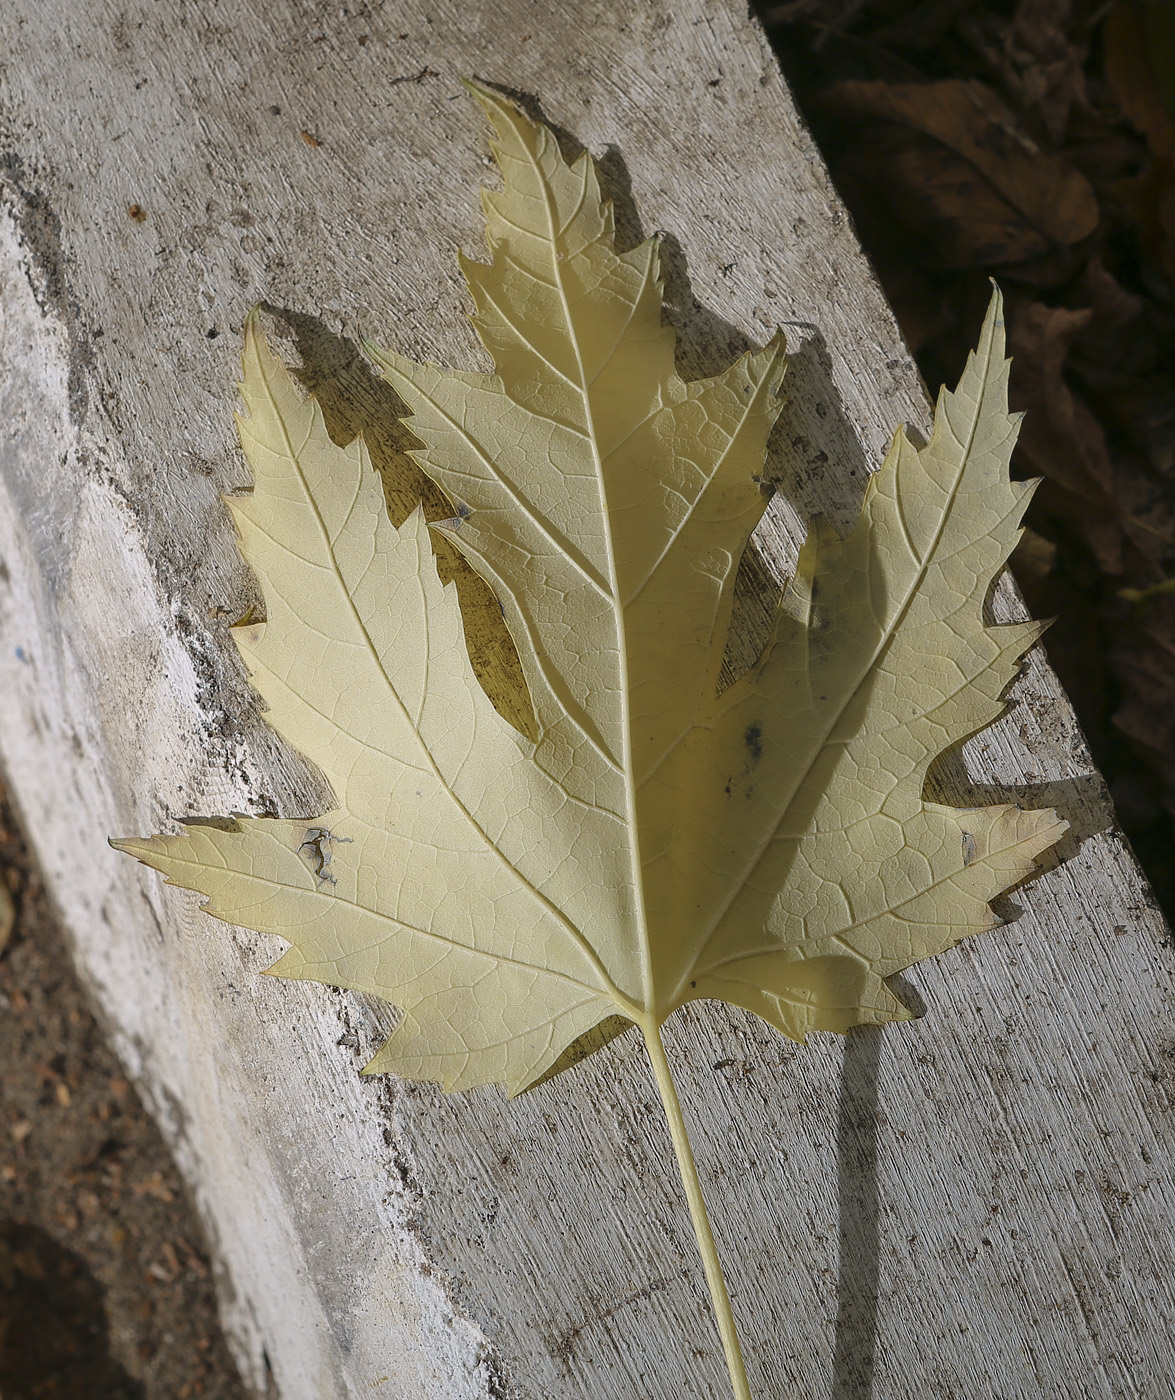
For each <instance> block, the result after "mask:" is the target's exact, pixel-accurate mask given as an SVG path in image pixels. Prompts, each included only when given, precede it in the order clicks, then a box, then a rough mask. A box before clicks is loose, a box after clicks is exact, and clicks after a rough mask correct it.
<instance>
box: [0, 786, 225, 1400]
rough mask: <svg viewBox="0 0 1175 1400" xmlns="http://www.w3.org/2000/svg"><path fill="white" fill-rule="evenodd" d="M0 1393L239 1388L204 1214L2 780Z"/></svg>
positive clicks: (50, 1399)
mask: <svg viewBox="0 0 1175 1400" xmlns="http://www.w3.org/2000/svg"><path fill="white" fill-rule="evenodd" d="M0 880H2V881H3V882H4V884H5V885H6V886H7V888H8V889H9V891H10V892H11V894H12V898H13V903H14V905H15V909H16V919H15V923H14V926H13V930H12V934H11V936H10V938H9V940H8V942H7V945H6V946H5V947H4V948H3V950H2V951H0V1066H2V1070H0V1396H3V1400H194V1398H195V1397H200V1398H201V1400H249V1397H250V1395H251V1392H250V1391H247V1390H246V1389H245V1388H244V1387H243V1386H242V1384H241V1382H240V1380H239V1378H238V1376H237V1371H236V1368H235V1366H234V1365H233V1362H232V1359H231V1358H230V1356H229V1354H228V1350H227V1348H226V1346H225V1343H224V1338H223V1336H222V1335H221V1332H220V1328H219V1325H218V1322H217V1316H216V1300H215V1296H214V1291H213V1284H212V1276H211V1270H210V1268H209V1263H208V1255H207V1251H206V1249H205V1245H204V1240H203V1237H202V1234H201V1229H200V1224H199V1222H198V1220H197V1219H196V1216H195V1214H194V1212H193V1210H192V1207H191V1205H190V1204H189V1202H188V1199H187V1197H186V1195H185V1193H184V1187H183V1185H182V1183H181V1182H180V1179H179V1176H178V1174H177V1172H176V1169H175V1167H174V1166H173V1165H172V1162H171V1159H170V1157H169V1155H168V1152H167V1148H166V1147H165V1146H164V1143H163V1140H162V1138H161V1137H160V1135H159V1132H158V1130H157V1129H156V1127H155V1124H154V1123H153V1122H152V1120H151V1119H150V1118H149V1117H148V1116H147V1114H146V1113H145V1111H144V1110H143V1107H142V1105H141V1104H140V1103H139V1100H138V1098H137V1097H136V1094H135V1091H134V1089H133V1088H132V1086H131V1085H130V1084H129V1083H128V1082H127V1080H126V1079H125V1077H124V1076H123V1073H122V1070H121V1068H120V1066H119V1064H118V1061H117V1060H116V1059H115V1057H114V1055H113V1054H112V1053H111V1051H110V1050H109V1049H108V1047H107V1045H106V1043H105V1041H104V1039H103V1036H102V1033H101V1031H100V1029H99V1028H98V1026H97V1024H96V1023H95V1021H94V1018H93V1016H92V1015H91V1013H90V1010H89V1007H88V1005H87V1003H86V998H85V996H84V994H83V992H82V989H81V987H80V986H79V984H78V982H77V980H76V979H75V977H74V975H73V973H72V970H71V963H70V958H69V954H68V950H67V949H66V947H65V944H64V941H63V938H62V934H61V931H60V929H59V928H58V927H57V924H56V922H55V921H54V919H53V916H52V913H51V911H50V909H49V907H48V905H47V902H46V899H45V895H44V891H43V890H42V888H41V884H40V881H39V880H38V878H37V874H36V871H35V870H33V869H32V868H31V867H30V864H29V859H28V853H27V851H26V848H25V845H24V842H23V841H22V839H21V835H20V832H19V830H18V829H17V826H16V824H15V822H14V820H13V816H12V813H11V811H10V809H9V807H8V805H7V802H6V800H5V799H4V794H3V791H2V789H0Z"/></svg>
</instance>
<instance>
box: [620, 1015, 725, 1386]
mask: <svg viewBox="0 0 1175 1400" xmlns="http://www.w3.org/2000/svg"><path fill="white" fill-rule="evenodd" d="M641 1029H642V1031H643V1032H644V1037H645V1045H646V1047H647V1048H648V1051H649V1059H650V1061H651V1062H652V1066H653V1076H654V1078H655V1079H656V1081H657V1089H658V1091H659V1092H660V1095H661V1104H662V1107H663V1108H664V1109H665V1118H666V1121H667V1122H668V1124H669V1136H670V1137H671V1138H672V1139H673V1150H674V1152H676V1154H677V1168H678V1171H679V1172H680V1173H681V1184H682V1186H683V1187H684V1188H685V1198H686V1200H687V1201H688V1202H689V1213H690V1219H691V1220H692V1221H693V1225H694V1235H695V1237H696V1238H697V1241H698V1251H699V1253H700V1254H701V1256H702V1267H703V1269H704V1270H705V1271H706V1282H707V1283H708V1284H709V1285H710V1301H711V1302H712V1303H713V1305H714V1318H715V1321H716V1322H717V1323H718V1332H719V1335H720V1336H721V1338H722V1350H723V1352H724V1353H725V1355H726V1369H727V1370H728V1371H729V1372H730V1385H731V1389H732V1390H733V1391H734V1400H751V1389H750V1386H749V1385H748V1384H747V1372H746V1367H745V1366H744V1365H743V1353H742V1346H741V1345H740V1343H739V1339H738V1332H737V1330H736V1329H735V1325H734V1314H733V1312H731V1309H730V1295H729V1293H727V1291H726V1278H725V1277H724V1275H723V1273H722V1263H721V1261H720V1260H719V1258H718V1250H717V1247H716V1246H715V1244H714V1231H713V1230H712V1229H711V1226H710V1215H709V1212H708V1211H707V1210H706V1200H705V1197H704V1196H703V1195H702V1183H701V1182H700V1181H699V1180H698V1168H697V1164H696V1163H695V1162H694V1152H693V1148H692V1147H691V1146H690V1140H689V1134H688V1133H687V1132H686V1126H685V1119H684V1118H683V1117H682V1113H681V1101H680V1100H679V1099H678V1097H677V1087H676V1085H675V1084H674V1082H673V1075H672V1074H671V1073H670V1070H669V1061H668V1059H667V1058H666V1056H665V1046H664V1044H663V1043H662V1040H661V1027H660V1026H659V1025H658V1024H657V1023H656V1022H655V1021H652V1020H650V1021H649V1022H647V1023H646V1024H644V1025H642V1027H641Z"/></svg>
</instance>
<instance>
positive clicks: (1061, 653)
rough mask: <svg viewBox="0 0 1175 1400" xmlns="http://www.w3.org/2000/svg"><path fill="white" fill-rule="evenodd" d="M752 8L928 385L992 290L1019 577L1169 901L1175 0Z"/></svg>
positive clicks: (803, 3)
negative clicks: (1001, 299)
mask: <svg viewBox="0 0 1175 1400" xmlns="http://www.w3.org/2000/svg"><path fill="white" fill-rule="evenodd" d="M757 8H758V10H759V13H760V15H761V17H762V18H763V20H764V22H765V24H766V25H767V27H768V31H769V33H770V35H771V38H772V40H773V42H774V43H775V45H776V49H777V51H778V53H779V56H780V59H781V62H782V64H783V67H784V70H785V72H786V74H787V76H788V79H789V82H790V83H791V85H792V88H793V91H794V93H795V96H796V99H797V101H798V103H799V105H800V108H801V110H802V112H803V114H804V116H805V118H806V120H807V121H808V123H809V124H810V125H811V127H812V129H813V133H814V134H815V136H816V139H817V141H818V143H819V145H820V148H821V150H822V152H823V153H824V156H825V159H826V160H827V161H828V163H829V167H830V169H831V172H832V176H833V179H834V180H835V182H836V185H837V188H838V190H839V191H840V193H841V195H842V197H843V198H844V200H845V202H846V204H847V205H848V207H849V211H850V213H851V214H852V215H853V218H854V220H855V222H856V225H857V230H858V233H859V234H860V237H861V240H862V243H863V244H864V247H865V251H866V252H867V253H868V255H869V257H870V258H871V260H872V262H873V264H874V266H875V268H876V269H877V272H878V274H879V276H880V278H881V281H882V284H883V286H884V287H885V291H886V294H887V296H888V297H889V300H890V302H891V304H892V305H893V307H894V310H895V312H896V314H897V317H898V320H899V322H900V324H901V327H902V331H903V333H904V335H905V337H906V339H907V341H908V343H909V345H910V347H911V349H912V350H913V352H914V354H915V356H916V358H917V360H918V364H919V367H920V369H921V370H922V373H923V376H924V378H925V380H926V382H927V384H928V385H929V386H930V387H931V389H936V388H937V387H938V385H940V384H942V383H944V382H947V383H952V382H954V380H955V379H957V377H958V375H959V371H960V370H961V368H962V364H963V359H964V356H965V355H966V353H967V350H968V349H969V347H970V346H971V345H972V344H973V343H974V339H975V335H976V333H977V330H978V327H979V323H980V320H981V318H982V314H983V308H984V306H985V304H986V302H987V298H988V295H989V290H990V288H989V284H988V279H989V278H990V277H995V278H996V279H997V280H998V281H999V283H1000V285H1001V286H1002V287H1003V289H1004V293H1005V297H1006V305H1007V321H1008V338H1009V344H1010V347H1011V350H1012V353H1013V355H1014V356H1015V361H1014V365H1013V371H1012V399H1013V407H1014V408H1021V409H1026V410H1027V411H1028V417H1027V420H1026V422H1025V426H1024V431H1023V434H1022V436H1021V443H1020V447H1019V449H1018V450H1017V456H1016V459H1015V461H1014V463H1013V469H1014V470H1018V472H1019V474H1020V475H1021V476H1025V477H1036V476H1039V477H1043V478H1044V485H1043V486H1042V488H1041V490H1040V491H1039V492H1038V493H1037V496H1036V499H1035V500H1034V501H1033V504H1032V506H1031V508H1030V510H1029V514H1028V517H1027V519H1028V524H1029V526H1030V530H1029V533H1028V534H1027V536H1026V538H1025V540H1024V543H1023V545H1022V546H1021V547H1020V549H1019V550H1018V551H1017V553H1016V555H1014V556H1013V560H1012V567H1013V570H1014V571H1015V573H1016V575H1017V578H1018V580H1019V582H1020V585H1021V587H1022V589H1023V590H1024V593H1025V595H1026V597H1027V600H1028V604H1029V607H1030V608H1031V609H1032V612H1033V614H1034V615H1035V616H1036V617H1055V618H1056V619H1057V621H1056V623H1055V625H1054V626H1053V628H1052V629H1051V631H1050V632H1049V633H1048V634H1047V636H1046V637H1045V647H1046V650H1047V652H1048V655H1049V660H1050V661H1051V662H1052V664H1053V666H1054V667H1055V668H1056V670H1057V672H1058V673H1059V675H1060V677H1061V680H1062V682H1063V683H1064V685H1065V688H1066V690H1067V691H1068V692H1069V695H1070V697H1071V698H1072V700H1073V703H1074V705H1075V707H1076V709H1077V712H1078V716H1079V718H1080V720H1081V723H1082V726H1083V727H1084V729H1085V731H1086V734H1087V735H1088V737H1089V741H1090V746H1091V748H1092V750H1093V754H1094V757H1095V759H1096V760H1097V763H1098V766H1099V767H1100V768H1101V770H1102V772H1103V773H1104V774H1105V776H1106V778H1107V780H1108V782H1109V784H1110V789H1111V791H1112V793H1113V795H1114V799H1115V802H1116V804H1117V809H1118V816H1119V819H1120V822H1121V824H1122V826H1123V828H1124V830H1125V831H1126V833H1127V835H1128V836H1129V837H1130V839H1131V841H1132V842H1133V844H1134V846H1135V849H1136V851H1137V852H1138V855H1139V858H1140V860H1141V861H1142V864H1143V866H1144V868H1145V870H1146V872H1147V875H1148V876H1149V878H1150V880H1151V882H1152V884H1153V885H1154V886H1155V889H1156V893H1157V894H1158V896H1159V898H1160V900H1161V901H1162V902H1163V903H1164V905H1165V908H1166V911H1167V914H1168V916H1169V917H1171V916H1175V863H1173V862H1172V861H1171V859H1170V852H1171V849H1172V844H1173V842H1175V823H1173V821H1172V814H1173V813H1175V582H1172V581H1171V580H1172V579H1173V576H1175V315H1173V310H1175V308H1173V306H1172V299H1173V298H1172V293H1173V290H1175V5H1172V4H1170V0H1154V2H1153V3H1147V0H1117V3H1101V0H1096V2H1095V0H985V3H980V0H791V2H790V3H769V0H760V2H759V4H758V6H757Z"/></svg>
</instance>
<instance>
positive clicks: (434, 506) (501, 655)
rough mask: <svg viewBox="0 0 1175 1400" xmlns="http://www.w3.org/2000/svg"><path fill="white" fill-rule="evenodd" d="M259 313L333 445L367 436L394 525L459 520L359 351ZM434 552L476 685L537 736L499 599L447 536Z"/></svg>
mask: <svg viewBox="0 0 1175 1400" xmlns="http://www.w3.org/2000/svg"><path fill="white" fill-rule="evenodd" d="M261 310H262V311H263V312H265V313H266V314H267V315H269V316H272V317H273V318H274V320H275V321H276V322H277V323H278V325H279V327H280V328H281V330H282V332H283V333H284V335H285V337H286V338H287V339H289V340H292V341H293V345H294V349H295V350H296V352H297V354H298V356H299V357H300V359H301V367H300V368H296V369H294V371H293V373H294V375H295V377H296V378H297V379H298V381H299V382H300V383H301V384H302V386H303V388H305V389H306V390H307V392H308V393H311V394H313V395H314V397H315V398H316V399H317V400H318V404H319V407H320V408H321V409H322V417H323V421H324V423H325V424H326V430H327V432H328V434H329V435H330V437H331V439H332V441H334V442H336V443H337V444H338V445H339V446H346V444H348V443H350V442H352V441H353V440H354V439H355V438H356V437H359V436H360V435H362V437H363V440H364V442H365V443H366V445H367V451H368V453H369V455H370V457H371V464H372V466H373V467H374V468H375V469H376V471H378V472H379V474H380V477H381V479H382V481H383V486H384V497H385V499H386V501H387V505H388V515H389V517H390V519H391V522H392V524H393V525H395V526H396V527H397V528H398V527H399V526H400V525H402V524H403V523H404V521H405V520H406V519H407V518H408V516H409V515H410V514H411V513H412V511H414V510H415V509H416V507H417V506H423V508H424V513H425V517H426V518H427V519H428V520H430V521H437V520H446V519H451V518H452V517H453V516H454V515H456V514H458V513H459V510H460V506H459V504H457V503H455V502H453V501H450V500H449V498H448V497H447V496H446V495H445V493H444V492H443V491H442V490H441V489H440V487H439V486H437V485H436V483H435V482H434V481H432V480H431V479H430V478H429V477H427V476H426V475H425V474H424V472H423V471H421V469H420V468H419V467H418V466H417V465H416V463H415V462H414V461H413V459H412V457H411V456H410V455H409V454H410V453H411V452H412V451H413V450H414V449H415V448H417V447H418V446H419V445H420V444H419V443H418V441H417V439H416V437H415V436H414V435H413V433H412V430H411V429H410V428H409V426H408V424H407V422H406V421H405V419H406V418H407V416H408V408H407V405H406V404H405V403H404V401H403V400H402V399H401V398H400V396H399V395H398V394H397V393H396V392H395V390H394V389H392V387H391V386H390V385H389V384H387V383H385V381H384V380H383V379H382V378H381V377H380V375H379V374H378V373H377V372H376V370H375V368H374V367H373V365H372V363H371V361H370V360H368V359H367V357H366V356H365V355H364V354H363V352H362V351H361V350H360V348H359V346H358V345H357V344H356V343H355V342H354V341H353V340H350V339H348V338H347V337H346V336H342V335H338V334H337V333H336V332H334V331H332V330H331V329H330V328H329V327H328V326H327V325H326V324H325V323H324V322H323V321H321V320H320V319H319V318H318V317H317V316H311V315H309V314H307V313H306V312H304V311H296V310H294V309H293V308H291V307H287V306H278V305H275V304H273V303H270V302H262V303H261ZM432 546H433V554H434V556H435V557H436V562H437V573H438V574H439V575H440V579H441V582H442V583H448V582H450V581H453V582H455V583H456V585H457V596H458V599H459V600H460V605H461V616H462V620H463V622H464V624H465V637H466V642H467V644H468V647H469V656H470V660H471V661H472V663H473V669H474V672H475V673H476V675H477V678H478V680H479V681H480V682H481V684H482V686H483V688H484V689H485V692H486V694H487V695H488V696H489V698H490V700H491V702H492V703H493V705H494V706H495V708H496V709H497V710H498V712H499V713H500V714H501V715H502V716H503V718H505V719H506V720H508V721H509V723H511V724H513V725H514V727H515V728H516V729H518V730H519V731H521V732H522V733H523V734H526V735H527V736H528V737H533V735H534V723H535V721H534V711H533V709H532V707H531V703H530V696H529V694H528V692H527V688H526V682H525V680H524V679H523V676H522V667H521V665H520V663H519V660H518V652H517V650H516V648H515V646H514V642H513V640H512V639H511V637H510V634H509V632H508V631H507V629H506V623H505V619H504V618H503V615H502V609H501V607H500V606H499V604H498V600H497V598H496V597H495V596H494V594H493V592H492V591H491V589H490V587H489V585H488V584H487V583H486V582H485V581H484V580H483V579H482V578H480V577H479V576H478V575H477V574H476V573H475V572H474V571H473V569H472V568H471V567H470V566H469V565H468V564H467V563H466V562H465V560H464V559H463V558H462V556H461V555H460V553H459V552H458V551H457V549H456V548H455V546H453V545H452V544H450V543H449V541H448V540H446V539H445V538H444V537H443V536H442V535H439V534H437V533H436V532H433V536H432Z"/></svg>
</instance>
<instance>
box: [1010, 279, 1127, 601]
mask: <svg viewBox="0 0 1175 1400" xmlns="http://www.w3.org/2000/svg"><path fill="white" fill-rule="evenodd" d="M1092 316H1093V312H1092V311H1090V310H1088V309H1086V310H1080V311H1069V310H1066V309H1064V308H1062V307H1051V306H1042V305H1041V304H1040V303H1039V302H1038V303H1035V304H1033V305H1030V306H1026V307H1023V308H1021V310H1020V312H1019V314H1018V315H1017V317H1016V319H1015V321H1014V323H1013V325H1012V327H1011V333H1010V336H1009V344H1010V345H1011V347H1012V353H1013V354H1014V355H1015V357H1016V367H1017V376H1016V381H1015V388H1014V398H1013V404H1014V407H1016V408H1017V409H1022V410H1025V411H1026V412H1027V417H1026V419H1025V422H1024V426H1023V428H1022V429H1021V433H1020V447H1019V450H1020V453H1021V456H1022V457H1024V458H1026V459H1027V460H1028V462H1029V463H1030V464H1031V466H1032V469H1033V471H1034V472H1036V473H1038V474H1039V475H1040V476H1043V477H1044V478H1045V479H1046V480H1047V481H1048V482H1049V483H1050V484H1051V485H1052V487H1053V488H1054V491H1055V492H1056V493H1058V502H1059V509H1058V513H1063V514H1064V515H1066V516H1067V517H1068V518H1069V519H1070V521H1071V522H1072V523H1075V524H1076V526H1077V528H1078V529H1079V530H1080V532H1081V533H1082V534H1083V535H1084V536H1085V538H1086V540H1087V541H1088V543H1089V547H1090V549H1091V550H1092V551H1093V554H1094V557H1095V558H1096V559H1097V561H1098V563H1099V565H1100V566H1101V567H1102V569H1104V570H1105V571H1106V572H1107V573H1112V574H1118V573H1121V571H1122V533H1121V524H1120V522H1119V521H1118V518H1117V516H1118V509H1117V503H1116V498H1115V494H1114V468H1113V464H1112V463H1111V461H1110V454H1109V451H1108V449H1107V447H1106V437H1105V433H1104V432H1103V430H1102V427H1101V424H1100V423H1099V422H1098V421H1097V419H1096V418H1095V417H1094V415H1093V414H1092V413H1091V412H1090V411H1089V409H1088V408H1087V407H1086V406H1085V404H1084V403H1082V402H1081V400H1080V399H1078V398H1077V396H1076V395H1075V394H1074V393H1073V391H1072V390H1071V389H1070V388H1069V385H1068V384H1067V383H1066V382H1065V378H1064V375H1063V373H1062V369H1063V366H1064V363H1065V356H1066V354H1067V353H1068V350H1069V345H1070V343H1071V341H1072V339H1073V337H1074V335H1075V334H1076V333H1077V332H1078V331H1079V330H1081V329H1082V328H1083V327H1084V326H1086V325H1088V324H1089V321H1090V319H1091V317H1092Z"/></svg>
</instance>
